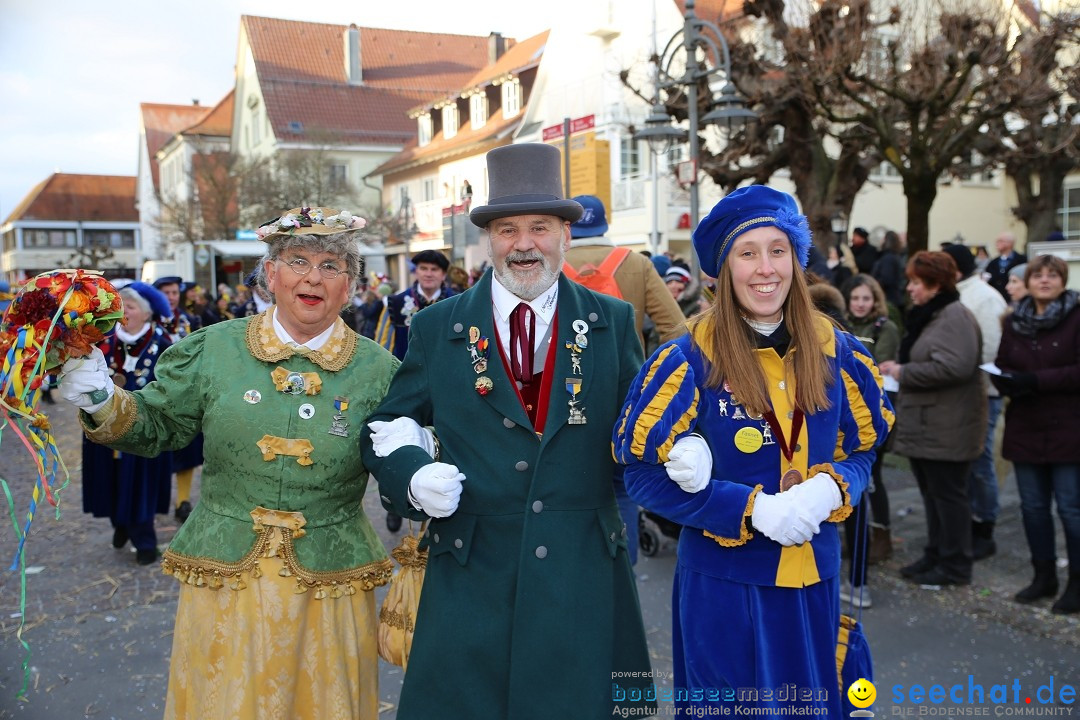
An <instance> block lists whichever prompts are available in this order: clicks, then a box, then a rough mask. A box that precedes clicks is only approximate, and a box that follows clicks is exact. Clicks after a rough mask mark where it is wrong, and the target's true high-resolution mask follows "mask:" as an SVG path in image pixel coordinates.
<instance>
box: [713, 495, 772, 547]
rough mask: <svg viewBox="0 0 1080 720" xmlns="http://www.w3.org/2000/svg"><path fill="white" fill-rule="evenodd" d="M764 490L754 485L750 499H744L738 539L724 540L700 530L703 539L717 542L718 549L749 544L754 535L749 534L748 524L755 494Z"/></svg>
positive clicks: (752, 510)
mask: <svg viewBox="0 0 1080 720" xmlns="http://www.w3.org/2000/svg"><path fill="white" fill-rule="evenodd" d="M762 489H764V486H763V485H755V486H754V489H753V490H752V491H751V492H750V497H748V498H747V499H746V509H744V510H743V515H742V522H741V523H740V524H739V537H737V538H725V537H720V536H719V535H713V534H712V533H711V532H709V531H708V530H702V531H701V532H702V533H704V535H705V537H707V538H712V539H713V540H715V541H716V542H717V544H718V545H720V547H738V546H739V545H745V544H746V543H748V542H750V540H751V539H752V538H753V537H754V533H752V532H750V523H749V522H748V520H749V518H750V516H751V515H753V514H754V501H755V500H757V494H758V493H759V492H761V491H762Z"/></svg>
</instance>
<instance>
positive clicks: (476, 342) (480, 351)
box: [467, 325, 491, 394]
mask: <svg viewBox="0 0 1080 720" xmlns="http://www.w3.org/2000/svg"><path fill="white" fill-rule="evenodd" d="M490 347H491V345H490V343H488V339H487V338H486V337H483V336H481V335H480V328H478V327H476V326H475V325H474V326H472V327H470V328H469V345H468V347H467V349H468V351H469V360H470V361H471V362H472V366H473V371H474V372H475V373H476V374H477V375H480V374H481V373H485V372H487V369H488V352H489V349H490ZM477 390H479V387H477ZM481 394H484V393H481Z"/></svg>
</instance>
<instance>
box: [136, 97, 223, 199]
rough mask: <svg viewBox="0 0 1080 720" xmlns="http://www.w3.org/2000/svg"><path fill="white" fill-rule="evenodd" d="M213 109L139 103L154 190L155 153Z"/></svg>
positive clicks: (156, 184) (155, 181)
mask: <svg viewBox="0 0 1080 720" xmlns="http://www.w3.org/2000/svg"><path fill="white" fill-rule="evenodd" d="M213 109H214V108H210V107H207V106H205V105H159V104H157V103H141V104H140V105H139V110H140V112H141V113H142V121H143V128H144V130H145V131H146V149H147V151H148V152H149V153H150V175H151V177H152V178H153V180H154V190H155V191H156V190H158V189H159V188H160V185H159V182H158V162H157V152H158V150H160V149H161V148H163V147H165V145H166V144H167V143H168V142H169V141H170V140H172V138H173V135H175V134H176V133H178V132H180V131H181V130H185V129H187V128H189V127H191V126H192V125H195V124H197V123H199V122H200V121H201V120H202V119H203V118H205V117H206V116H207V114H209V113H210V112H212V111H213Z"/></svg>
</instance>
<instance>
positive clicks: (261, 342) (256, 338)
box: [245, 306, 359, 372]
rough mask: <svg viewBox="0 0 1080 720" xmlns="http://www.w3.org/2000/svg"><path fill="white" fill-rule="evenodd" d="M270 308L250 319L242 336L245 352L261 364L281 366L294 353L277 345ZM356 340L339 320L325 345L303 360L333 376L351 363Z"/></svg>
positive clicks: (283, 345)
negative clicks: (249, 353) (244, 340)
mask: <svg viewBox="0 0 1080 720" xmlns="http://www.w3.org/2000/svg"><path fill="white" fill-rule="evenodd" d="M274 307H275V306H271V307H269V308H267V309H266V310H264V311H263V312H262V313H260V314H258V315H256V316H255V317H253V318H251V320H250V321H249V322H248V326H247V333H246V335H245V337H246V339H247V346H248V350H249V351H250V352H251V354H252V355H253V356H254V357H255V358H256V359H258V360H262V361H263V362H281V361H282V360H286V359H288V358H290V357H292V356H293V355H295V354H296V351H295V350H293V349H292V348H290V347H289V346H288V345H286V344H285V343H283V342H281V340H279V339H278V336H277V333H276V332H274V321H273V318H272V316H271V314H270V313H271V312H273V310H274ZM357 337H359V336H358V335H357V334H356V333H355V332H353V331H352V330H351V329H350V328H349V326H348V325H346V324H345V321H344V320H342V319H341V318H340V317H339V318H337V319H336V320H335V321H334V331H333V332H332V333H331V334H330V339H329V340H327V341H326V344H325V345H323V346H322V347H321V348H319V349H318V350H312V351H311V352H309V353H308V354H307V355H304V357H306V358H307V359H308V360H310V361H311V362H313V363H315V364H316V365H318V366H319V367H321V368H322V369H323V370H327V371H329V372H337V371H338V370H342V369H344V368H345V366H346V365H348V364H349V362H351V361H352V357H353V353H355V352H356V339H357Z"/></svg>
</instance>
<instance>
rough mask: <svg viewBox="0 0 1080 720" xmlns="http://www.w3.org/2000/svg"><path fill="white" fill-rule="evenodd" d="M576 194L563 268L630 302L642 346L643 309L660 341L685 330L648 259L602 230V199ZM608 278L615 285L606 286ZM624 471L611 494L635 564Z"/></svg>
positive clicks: (632, 506)
mask: <svg viewBox="0 0 1080 720" xmlns="http://www.w3.org/2000/svg"><path fill="white" fill-rule="evenodd" d="M574 200H576V201H577V202H578V203H579V204H580V205H581V206H582V207H583V208H584V209H585V211H584V212H583V213H582V215H581V218H580V219H579V220H578V221H577V222H575V223H574V224H573V225H571V226H570V238H571V239H570V249H569V250H567V251H566V257H565V261H564V264H563V272H564V274H565V275H567V277H569V278H571V279H573V280H576V281H578V282H580V283H582V284H584V285H585V286H586V287H589V288H591V289H592V290H596V291H597V292H603V293H607V294H609V295H615V297H621V298H622V299H623V300H625V301H626V302H628V303H630V304H631V305H633V306H634V322H635V324H636V325H637V337H638V340H640V341H641V344H642V345H641V346H642V348H644V347H645V336H644V335H643V334H642V322H643V321H644V319H645V316H646V315H648V316H649V318H651V319H652V321H653V324H654V325H655V326H656V332H657V334H658V335H659V336H660V342H662V343H664V342H667V341H668V340H673V339H675V338H677V337H678V336H680V335H682V334H683V333H684V332H686V325H685V324H684V321H685V318H684V317H683V312H682V310H681V309H680V308H679V303H677V302H675V298H673V297H672V296H671V292H670V291H669V290H668V289H667V285H665V284H664V280H663V279H662V278H661V277H660V274H659V273H658V272H656V268H655V267H654V266H653V264H652V262H651V261H650V260H649V259H648V258H647V257H645V256H644V255H642V254H641V253H636V252H631V251H629V250H628V249H627V248H617V247H615V243H614V242H612V241H611V239H610V238H608V237H605V236H604V233H606V232H607V229H608V224H607V215H606V213H605V212H604V203H603V202H602V201H601V200H600V198H598V197H596V196H594V195H578V196H577V197H575V198H574ZM605 276H606V277H605ZM612 278H613V279H614V282H615V285H616V288H611V287H604V284H605V283H610V280H611V279H612ZM622 473H623V467H622V466H621V465H619V466H617V467H616V469H615V478H614V483H615V498H616V500H618V502H619V513H620V514H621V515H622V519H623V522H624V523H626V532H627V546H628V547H627V550H628V551H629V553H630V563H631V564H637V549H638V522H637V515H638V507H637V504H636V503H634V501H633V500H631V499H630V496H629V495H627V494H626V488H625V486H624V485H623V478H622Z"/></svg>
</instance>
